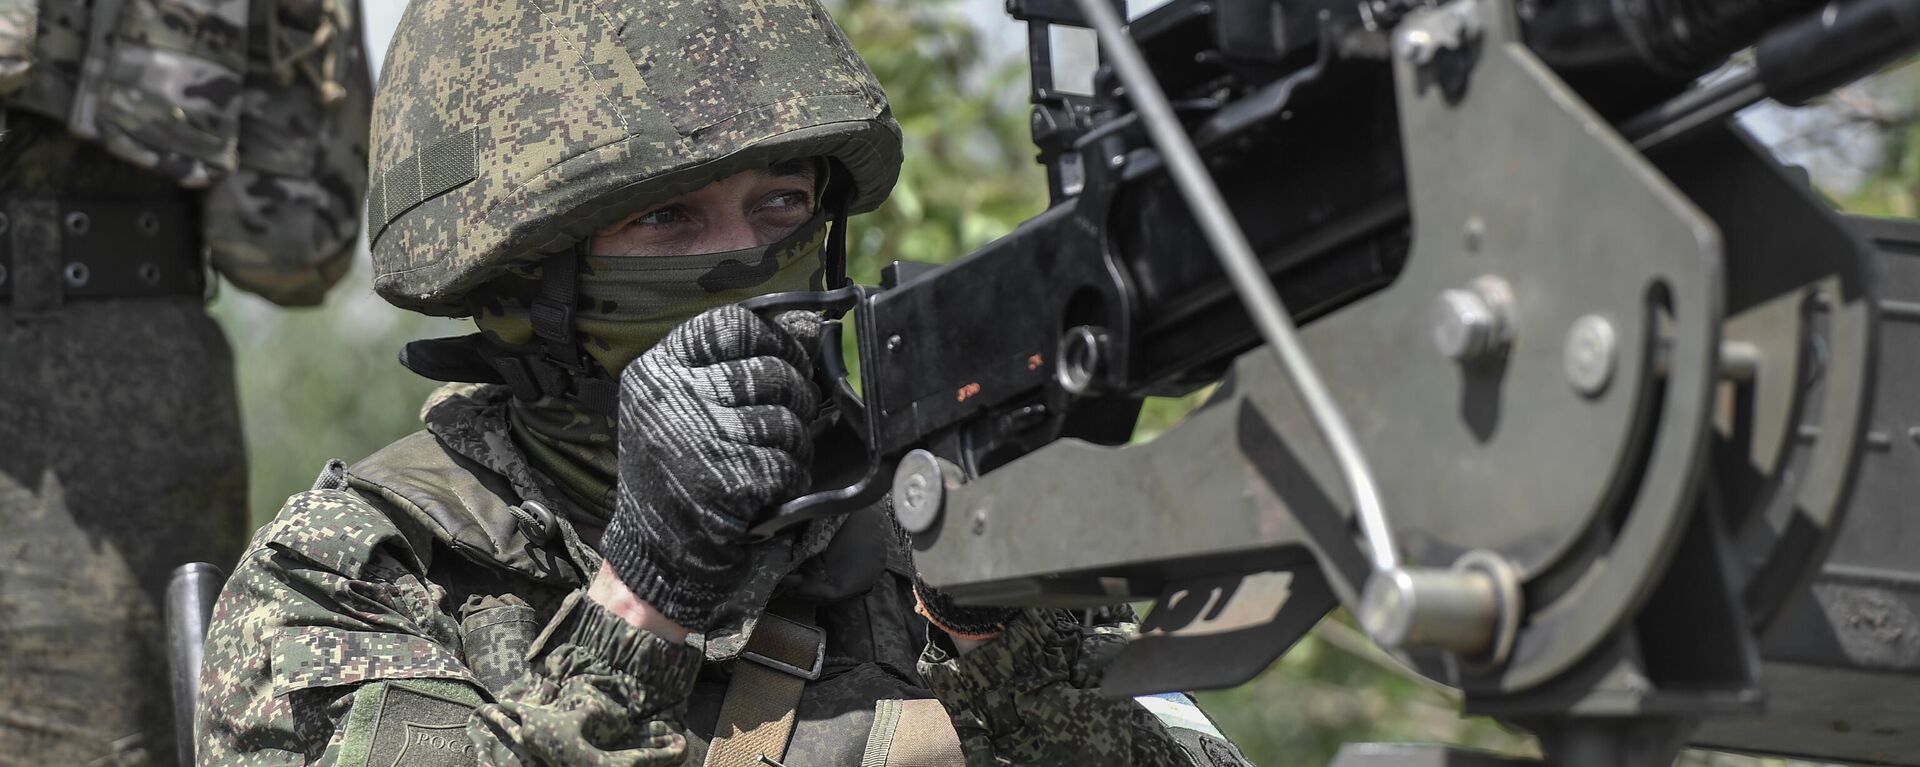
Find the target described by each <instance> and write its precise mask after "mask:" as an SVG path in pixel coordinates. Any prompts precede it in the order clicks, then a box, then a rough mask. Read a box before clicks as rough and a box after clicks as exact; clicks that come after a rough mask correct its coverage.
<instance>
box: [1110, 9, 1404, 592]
mask: <svg viewBox="0 0 1920 767" xmlns="http://www.w3.org/2000/svg"><path fill="white" fill-rule="evenodd" d="M1077 2H1078V3H1079V5H1080V10H1081V12H1082V13H1084V14H1086V16H1087V19H1088V20H1090V21H1091V22H1092V23H1093V29H1094V32H1095V33H1097V34H1098V35H1099V36H1100V44H1101V47H1102V49H1103V51H1104V52H1105V53H1106V54H1107V57H1108V62H1109V63H1111V64H1112V65H1113V69H1114V72H1115V73H1116V74H1118V75H1119V76H1120V82H1121V83H1122V84H1123V85H1125V86H1126V88H1127V93H1128V95H1129V96H1130V97H1131V98H1132V99H1133V105H1134V108H1135V109H1137V110H1138V113H1139V115H1140V117H1141V120H1142V122H1143V123H1144V124H1145V126H1146V129H1147V135H1148V136H1149V137H1150V138H1152V139H1153V143H1154V146H1155V148H1157V149H1159V150H1160V154H1161V156H1162V157H1163V158H1164V159H1165V160H1166V163H1167V172H1168V173H1169V174H1171V175H1172V176H1173V180H1174V183H1175V184H1176V185H1178V186H1179V187H1180V195H1181V196H1182V197H1184V198H1186V201H1187V206H1188V207H1189V208H1191V209H1192V210H1193V214H1194V218H1195V219H1196V220H1197V221H1198V222H1199V224H1200V230H1201V232H1203V233H1204V234H1205V235H1206V237H1207V244H1208V245H1210V246H1212V247H1213V252H1214V253H1215V254H1216V255H1218V256H1219V258H1220V266H1221V268H1223V269H1225V270H1226V272H1227V277H1228V278H1229V279H1230V280H1231V281H1232V283H1233V287H1234V290H1235V291H1237V292H1238V293H1239V294H1240V300H1241V302H1242V303H1244V304H1245V305H1246V308H1247V314H1248V315H1249V316H1250V317H1252V318H1253V324H1254V327H1255V328H1257V329H1258V330H1259V331H1260V336H1261V338H1263V339H1265V340H1266V342H1267V345H1268V346H1271V347H1273V350H1274V352H1275V353H1276V354H1279V355H1280V365H1281V369H1283V370H1285V371H1286V374H1287V377H1288V378H1289V379H1290V380H1291V382H1292V383H1293V387H1294V391H1296V392H1298V393H1299V396H1300V401H1301V404H1303V405H1305V406H1306V408H1307V412H1308V414H1309V415H1311V416H1312V418H1313V424H1314V426H1315V428H1317V429H1318V430H1319V432H1320V437H1321V439H1324V440H1326V441H1327V446H1328V447H1329V448H1330V449H1331V450H1332V451H1333V458H1334V461H1335V463H1337V464H1338V465H1339V467H1340V473H1341V475H1342V476H1343V477H1344V478H1345V479H1346V482H1347V490H1348V492H1349V493H1351V494H1352V497H1353V505H1354V512H1355V515H1356V516H1357V517H1359V521H1360V532H1361V535H1362V536H1364V537H1365V538H1366V541H1367V547H1368V549H1370V551H1369V553H1370V555H1371V557H1370V558H1371V560H1372V562H1373V569H1374V571H1375V572H1391V571H1394V570H1397V569H1399V568H1400V551H1399V548H1398V547H1397V546H1396V545H1395V544H1394V540H1393V529H1392V528H1391V527H1390V526H1389V525H1388V523H1387V514H1386V510H1385V509H1383V508H1382V507H1381V504H1380V491H1379V488H1378V486H1377V485H1376V484H1375V483H1374V480H1373V471H1372V470H1371V469H1369V468H1368V467H1367V458H1366V455H1365V454H1363V453H1362V452H1361V451H1360V443H1359V441H1358V440H1357V439H1356V438H1355V437H1354V436H1353V428H1352V427H1351V426H1349V425H1348V424H1347V419H1346V416H1344V415H1342V414H1341V413H1340V407H1339V405H1338V404H1336V403H1335V402H1334V401H1333V395H1332V394H1330V393H1329V392H1328V391H1327V385H1326V383H1325V382H1324V381H1322V380H1321V379H1320V374H1319V372H1318V371H1316V370H1315V369H1314V366H1313V360H1312V359H1310V358H1308V356H1307V352H1306V349H1305V348H1303V347H1302V346H1301V345H1300V337H1299V334H1298V333H1296V332H1295V330H1294V327H1293V319H1292V318H1291V317H1289V316H1288V315H1287V310H1286V307H1285V306H1284V305H1282V304H1281V303H1280V294H1279V292H1278V291H1276V290H1274V287H1273V283H1272V282H1269V281H1268V280H1267V273H1266V270H1265V269H1262V268H1261V267H1260V261H1259V259H1258V258H1256V257H1255V256H1254V253H1253V247H1252V246H1251V245H1249V244H1248V243H1247V237H1246V234H1245V233H1244V232H1242V231H1241V230H1240V224H1239V222H1237V221H1235V220H1234V218H1233V211H1232V210H1230V209H1228V207H1227V203H1226V200H1225V199H1224V198H1222V197H1221V196H1220V188H1219V187H1218V186H1216V185H1214V183H1213V178H1212V176H1210V175H1208V173H1207V168H1206V165H1205V164H1203V163H1202V162H1201V160H1200V153H1199V152H1198V151H1197V150H1195V149H1194V147H1193V142H1192V140H1190V139H1189V138H1188V137H1187V133H1186V129H1185V128H1184V127H1182V126H1181V125H1180V121H1179V119H1178V118H1177V117H1175V116H1174V114H1173V108H1172V107H1171V106H1170V105H1169V104H1168V103H1167V96H1166V94H1165V93H1164V92H1162V91H1161V90H1160V84H1159V83H1158V82H1156V81H1155V80H1154V78H1153V71H1152V70H1151V69H1149V68H1148V67H1147V62H1146V59H1145V58H1143V57H1142V56H1141V55H1140V49H1139V48H1138V47H1137V46H1135V45H1134V44H1133V40H1132V39H1131V38H1129V37H1128V36H1127V33H1126V30H1125V29H1124V28H1123V27H1122V25H1121V20H1120V16H1119V14H1118V13H1115V12H1114V9H1113V6H1112V5H1110V4H1109V0H1077Z"/></svg>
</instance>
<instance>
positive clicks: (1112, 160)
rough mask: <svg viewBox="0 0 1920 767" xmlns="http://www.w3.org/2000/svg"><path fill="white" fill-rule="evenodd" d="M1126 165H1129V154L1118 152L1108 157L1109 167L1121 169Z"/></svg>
mask: <svg viewBox="0 0 1920 767" xmlns="http://www.w3.org/2000/svg"><path fill="white" fill-rule="evenodd" d="M1126 166H1127V156H1126V155H1124V154H1116V155H1114V156H1112V157H1109V158H1107V167H1109V168H1112V169H1114V170H1119V169H1121V168H1124V167H1126Z"/></svg>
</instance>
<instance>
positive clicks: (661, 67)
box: [367, 0, 900, 316]
mask: <svg viewBox="0 0 1920 767" xmlns="http://www.w3.org/2000/svg"><path fill="white" fill-rule="evenodd" d="M373 125H374V131H373V134H374V138H373V149H372V158H371V171H372V184H371V186H372V190H371V192H370V194H369V196H368V201H367V218H368V231H369V232H370V238H371V240H372V249H373V265H374V287H375V289H376V290H377V291H378V292H379V293H380V295H381V296H382V297H384V298H386V299H387V300H388V301H391V302H393V303H394V304H395V305H397V306H400V307H402V308H407V309H413V310H416V311H422V312H426V313H429V314H443V315H449V316H459V315H463V314H466V313H467V311H468V308H467V306H466V303H465V296H466V294H467V293H468V292H470V291H471V290H473V289H474V288H475V287H477V286H479V285H481V284H483V283H486V282H487V281H489V280H491V279H493V278H494V277H496V276H499V275H500V274H501V273H502V272H503V271H504V270H506V269H507V268H509V267H511V266H512V265H513V264H515V263H516V262H522V261H531V260H537V259H539V258H542V257H543V256H544V255H546V254H549V253H554V252H559V251H563V250H565V249H567V248H569V247H571V246H573V245H574V244H576V243H578V242H579V241H581V240H582V239H584V238H587V237H590V236H592V234H593V233H594V232H595V231H596V230H598V229H600V228H602V227H604V226H606V225H608V224H611V223H613V222H615V221H617V220H618V219H620V218H621V217H622V216H624V215H626V214H629V213H631V212H633V211H635V210H637V209H639V208H641V207H643V206H645V205H649V204H653V203H656V202H659V201H661V200H665V199H667V198H670V197H673V196H675V195H678V194H682V193H685V192H689V191H692V190H695V189H698V188H700V187H701V186H704V185H706V184H708V183H711V182H713V181H716V180H719V179H721V178H725V177H726V176H729V175H732V174H733V173H737V172H740V171H743V170H748V169H752V168H760V167H767V166H769V165H772V164H773V163H776V162H780V161H782V160H788V159H796V158H802V157H830V158H833V159H835V160H837V161H838V164H839V167H841V168H843V169H844V170H845V171H846V172H848V173H849V174H850V175H851V176H852V183H853V188H852V190H851V191H850V192H849V194H850V195H851V196H850V198H849V199H850V202H849V203H848V210H847V211H846V212H847V213H861V212H865V211H868V210H872V209H873V208H875V207H877V206H879V204H880V202H881V201H882V200H884V199H885V198H886V196H887V194H888V192H890V191H891V190H892V188H893V184H894V181H895V180H896V179H897V178H898V175H899V168H900V128H899V126H898V125H897V124H896V123H895V122H894V120H893V116H892V113H891V112H890V111H889V110H888V108H887V102H886V94H884V93H882V92H881V90H880V84H879V83H878V82H877V81H876V80H875V79H874V77H873V73H872V72H870V71H869V70H868V69H867V66H866V64H865V63H864V62H863V61H861V59H860V57H859V55H858V54H857V53H855V52H854V50H853V47H852V46H851V45H850V44H849V43H848V42H847V39H846V36H845V35H843V34H842V33H841V31H840V29H839V27H838V26H836V25H835V24H834V22H833V20H832V19H831V18H829V17H828V16H827V12H826V11H825V10H824V9H823V8H821V7H820V4H819V3H818V2H817V0H576V1H575V2H564V3H561V2H540V1H535V0H413V2H412V3H411V4H410V5H408V7H407V9H406V13H405V15H404V16H403V17H402V20H401V22H400V27H399V29H398V30H397V31H396V33H395V35H394V38H393V43H392V46H391V47H390V48H389V49H388V51H387V60H386V67H385V69H384V75H383V81H382V82H381V84H380V89H379V93H378V95H377V96H376V98H375V103H374V119H373Z"/></svg>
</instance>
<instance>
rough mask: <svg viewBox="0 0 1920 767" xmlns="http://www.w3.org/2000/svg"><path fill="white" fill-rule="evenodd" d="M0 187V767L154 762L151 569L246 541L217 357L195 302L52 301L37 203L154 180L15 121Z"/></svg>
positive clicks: (162, 740)
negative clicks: (2, 261) (0, 256)
mask: <svg viewBox="0 0 1920 767" xmlns="http://www.w3.org/2000/svg"><path fill="white" fill-rule="evenodd" d="M0 189H5V190H7V195H8V196H7V197H5V198H0V205H4V212H5V213H6V215H7V218H8V227H7V228H6V230H5V232H4V233H0V237H5V238H6V240H7V245H8V246H10V248H11V253H10V255H11V259H10V264H11V266H12V269H11V272H12V274H10V275H9V276H8V279H7V281H6V282H5V283H4V284H0V292H3V293H4V294H5V295H4V296H3V297H0V371H3V372H0V403H4V404H3V405H0V435H4V437H5V439H0V712H5V715H4V716H0V765H9V766H10V765H15V764H20V765H47V764H78V765H86V764H94V763H99V764H126V765H142V764H172V763H173V761H174V756H173V755H174V752H173V747H172V737H171V734H172V727H173V725H172V719H171V714H170V713H169V705H168V700H167V693H168V683H167V677H166V660H165V658H166V656H165V654H164V651H163V644H162V642H163V640H164V632H163V630H162V626H161V623H160V615H161V606H162V605H163V604H164V601H163V599H164V594H163V591H164V589H165V588H166V581H167V576H168V573H169V572H170V571H171V570H172V568H173V567H174V566H176V565H178V564H180V563H182V562H187V561H194V560H201V561H208V562H217V563H220V565H221V566H222V567H226V566H229V565H230V564H231V563H232V562H233V560H234V558H235V557H237V556H238V555H239V553H240V547H241V545H242V544H243V543H244V542H245V539H246V508H245V503H246V496H247V492H246V460H245V455H244V453H243V450H242V445H241V437H240V420H239V412H238V410H239V409H238V406H237V405H236V397H235V393H234V385H233V363H232V358H231V353H230V351H229V350H228V347H227V343H226V339H225V338H223V337H222V335H221V333H220V329H219V326H218V325H216V324H215V323H214V321H213V320H212V319H211V318H209V317H208V316H207V314H206V309H205V307H204V306H203V305H202V302H201V299H200V297H198V296H176V297H168V298H147V299H91V300H76V301H65V302H63V301H62V300H61V298H60V290H59V285H60V282H59V279H60V277H59V267H60V261H59V259H58V253H59V248H60V243H61V241H62V237H63V236H64V230H63V227H62V223H61V213H62V211H61V209H60V208H59V207H58V206H57V205H56V204H55V200H57V199H59V198H61V197H97V196H104V195H106V194H109V193H111V194H115V195H119V196H121V197H122V198H125V199H143V198H144V199H155V200H164V199H170V198H171V197H173V196H177V195H179V194H181V191H180V190H179V188H178V187H177V186H176V185H175V184H174V183H173V182H172V180H170V179H166V178H163V177H159V176H155V175H153V174H150V173H147V172H144V171H141V170H139V169H137V168H134V167H133V166H130V165H127V164H126V163H124V162H121V161H119V160H117V159H115V158H113V157H111V156H109V155H107V154H106V153H105V152H103V151H100V150H99V148H97V147H95V146H94V145H91V144H87V143H84V142H81V141H79V140H77V139H74V138H73V137H72V136H70V135H69V134H68V133H67V132H66V130H65V129H64V127H63V126H62V125H61V124H59V123H56V122H53V121H49V120H45V119H42V118H39V117H37V116H35V115H32V114H20V113H16V114H10V115H8V132H7V135H6V137H5V138H4V139H0ZM189 447H190V448H191V449H187V448H189ZM96 760H100V761H96Z"/></svg>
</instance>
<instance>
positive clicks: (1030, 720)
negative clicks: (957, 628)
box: [920, 610, 1247, 767]
mask: <svg viewBox="0 0 1920 767" xmlns="http://www.w3.org/2000/svg"><path fill="white" fill-rule="evenodd" d="M1130 630H1131V627H1130V626H1128V625H1126V624H1105V625H1093V626H1089V625H1087V624H1085V623H1082V622H1081V621H1080V620H1078V619H1077V618H1075V617H1074V615H1073V614H1071V613H1068V612H1066V611H1061V610H1027V611H1025V612H1023V613H1021V615H1020V617H1019V618H1017V619H1015V620H1014V621H1013V622H1012V623H1010V624H1008V625H1007V629H1006V632H1005V633H1003V634H1002V635H1001V636H1000V637H999V638H998V639H995V640H993V641H992V642H989V643H987V644H985V645H982V646H981V647H980V648H979V649H976V650H974V651H973V652H971V653H969V654H967V655H966V656H964V657H956V656H955V655H954V654H953V653H950V652H947V651H946V650H944V649H942V648H941V647H940V646H939V645H937V644H930V645H929V646H928V648H927V651H926V653H925V654H924V655H922V656H921V659H920V674H921V676H923V677H925V678H926V680H927V684H928V686H929V687H931V688H932V689H933V691H934V694H935V695H937V696H938V697H939V698H940V701H941V703H943V704H944V705H945V706H946V707H947V711H948V712H949V713H950V714H952V716H953V723H954V728H955V729H956V730H958V731H959V734H960V741H961V747H962V749H963V750H965V751H966V754H967V764H968V765H969V766H970V767H986V766H987V765H1004V764H1088V765H1094V764H1097V765H1103V766H1108V765H1141V766H1142V767H1145V766H1146V765H1155V766H1157V765H1180V766H1183V767H1233V766H1237V765H1245V764H1247V762H1246V758H1245V757H1244V756H1242V755H1241V754H1240V751H1239V749H1237V748H1235V747H1234V746H1233V745H1232V744H1231V743H1229V742H1227V740H1226V738H1225V737H1223V736H1222V735H1221V734H1220V732H1219V730H1218V729H1216V728H1215V727H1214V726H1213V723H1212V722H1211V721H1210V720H1209V719H1207V717H1206V715H1205V714H1203V713H1201V712H1200V709H1199V708H1198V707H1197V706H1194V705H1193V701H1192V699H1191V698H1188V697H1187V696H1185V695H1181V694H1178V693H1174V694H1169V695H1158V696H1148V697H1142V698H1109V697H1106V696H1105V695H1102V694H1101V693H1100V692H1099V689H1098V688H1099V686H1100V680H1101V677H1102V676H1103V674H1104V673H1105V671H1106V668H1107V665H1108V664H1109V663H1111V662H1112V661H1113V658H1114V657H1115V656H1116V655H1118V654H1119V652H1120V650H1121V649H1123V648H1125V647H1126V643H1127V635H1128V633H1129V632H1130Z"/></svg>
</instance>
